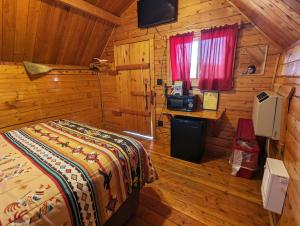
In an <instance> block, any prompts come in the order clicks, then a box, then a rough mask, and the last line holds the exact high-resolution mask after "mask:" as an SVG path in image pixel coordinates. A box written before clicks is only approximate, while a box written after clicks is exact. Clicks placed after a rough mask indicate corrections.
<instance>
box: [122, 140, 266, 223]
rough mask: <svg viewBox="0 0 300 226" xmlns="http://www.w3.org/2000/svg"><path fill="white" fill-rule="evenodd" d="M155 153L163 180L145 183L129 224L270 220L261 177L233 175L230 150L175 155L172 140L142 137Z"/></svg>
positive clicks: (255, 221) (160, 178) (154, 159)
mask: <svg viewBox="0 0 300 226" xmlns="http://www.w3.org/2000/svg"><path fill="white" fill-rule="evenodd" d="M141 142H142V143H143V145H144V146H145V148H147V149H148V150H149V152H150V153H151V155H152V159H153V163H154V165H155V167H156V170H157V172H158V174H159V180H157V181H156V182H154V183H152V184H150V185H147V186H146V187H145V188H143V190H142V192H141V195H140V204H139V208H138V211H137V213H136V214H135V215H134V216H133V217H132V219H131V220H130V221H129V222H128V224H127V226H137V225H139V226H143V225H145V226H148V225H155V226H169V225H170V226H173V225H195V226H196V225H199V226H205V225H212V226H215V225H234V226H248V225H249V226H264V225H269V218H268V212H267V211H265V210H264V209H263V208H262V205H261V196H260V185H261V180H260V179H254V180H247V179H243V178H237V177H233V176H231V175H230V173H231V169H230V165H229V163H228V160H229V156H228V154H222V153H217V152H216V153H205V156H204V159H203V163H202V164H194V163H189V162H186V161H182V160H178V159H175V158H172V157H170V154H169V153H170V149H169V145H166V144H161V143H159V142H149V141H141Z"/></svg>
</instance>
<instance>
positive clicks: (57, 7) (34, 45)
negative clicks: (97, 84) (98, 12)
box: [0, 0, 114, 66]
mask: <svg viewBox="0 0 300 226" xmlns="http://www.w3.org/2000/svg"><path fill="white" fill-rule="evenodd" d="M113 26H114V25H112V24H110V23H108V22H105V21H103V20H101V19H97V18H95V17H93V16H90V15H87V14H85V13H83V12H81V11H79V10H76V9H73V8H70V7H67V6H65V5H63V4H61V3H59V2H58V1H52V0H0V61H1V60H2V61H10V62H21V61H24V60H28V61H34V62H37V63H48V64H65V65H85V66H87V65H89V63H90V62H91V61H92V60H93V58H94V57H99V56H100V55H101V53H102V51H103V49H104V47H105V44H106V42H107V40H108V38H109V36H110V34H111V32H112V30H113Z"/></svg>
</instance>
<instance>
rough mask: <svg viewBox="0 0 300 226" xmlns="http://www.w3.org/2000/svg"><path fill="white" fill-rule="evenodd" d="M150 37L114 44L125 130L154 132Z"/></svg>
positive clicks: (149, 134) (122, 125)
mask: <svg viewBox="0 0 300 226" xmlns="http://www.w3.org/2000/svg"><path fill="white" fill-rule="evenodd" d="M151 46H152V45H151V41H149V40H148V41H142V42H136V43H131V44H125V45H119V46H115V62H116V68H117V70H118V72H119V73H118V77H119V92H120V99H121V100H120V111H121V113H122V116H121V117H122V122H121V127H122V130H125V131H129V132H134V133H138V134H142V135H147V136H153V132H152V131H153V129H152V119H153V117H152V112H153V111H152V109H153V101H151V98H152V96H151V94H152V92H151V91H152V86H151V74H152V73H151V70H152V68H151V62H150V61H151V51H150V48H151Z"/></svg>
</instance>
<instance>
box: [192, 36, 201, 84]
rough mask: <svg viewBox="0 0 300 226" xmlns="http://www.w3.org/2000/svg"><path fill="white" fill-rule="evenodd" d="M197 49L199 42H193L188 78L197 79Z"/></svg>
mask: <svg viewBox="0 0 300 226" xmlns="http://www.w3.org/2000/svg"><path fill="white" fill-rule="evenodd" d="M199 48H200V42H199V40H195V41H193V45H192V58H191V72H190V78H197V72H198V66H199V65H198V64H199V61H198V58H199Z"/></svg>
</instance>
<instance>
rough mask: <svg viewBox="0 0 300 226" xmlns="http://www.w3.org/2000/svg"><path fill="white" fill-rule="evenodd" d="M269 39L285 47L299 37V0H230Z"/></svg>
mask: <svg viewBox="0 0 300 226" xmlns="http://www.w3.org/2000/svg"><path fill="white" fill-rule="evenodd" d="M230 2H231V3H233V4H234V5H235V6H236V7H237V8H238V9H239V10H240V11H241V12H242V13H243V14H244V15H246V16H247V17H248V18H249V19H250V20H251V21H252V22H253V23H255V24H256V25H257V26H258V27H259V28H260V29H261V30H262V31H263V32H264V33H265V34H266V35H267V36H268V37H269V38H270V39H272V40H273V41H274V42H276V43H277V44H279V45H280V46H281V47H283V48H287V47H289V46H290V45H292V44H293V43H295V42H296V41H298V40H299V39H300V2H299V0H230Z"/></svg>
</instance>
